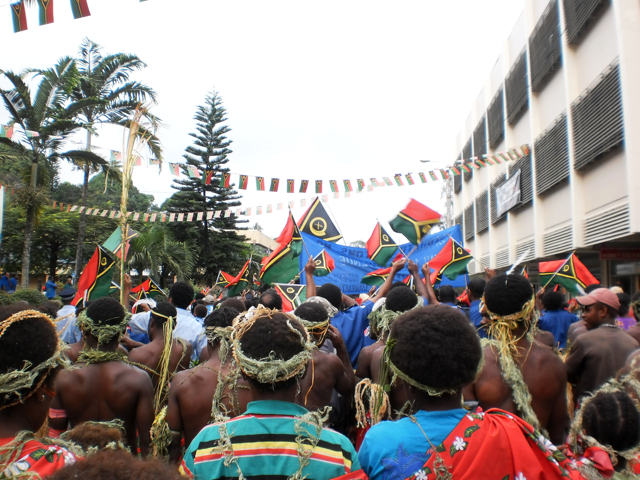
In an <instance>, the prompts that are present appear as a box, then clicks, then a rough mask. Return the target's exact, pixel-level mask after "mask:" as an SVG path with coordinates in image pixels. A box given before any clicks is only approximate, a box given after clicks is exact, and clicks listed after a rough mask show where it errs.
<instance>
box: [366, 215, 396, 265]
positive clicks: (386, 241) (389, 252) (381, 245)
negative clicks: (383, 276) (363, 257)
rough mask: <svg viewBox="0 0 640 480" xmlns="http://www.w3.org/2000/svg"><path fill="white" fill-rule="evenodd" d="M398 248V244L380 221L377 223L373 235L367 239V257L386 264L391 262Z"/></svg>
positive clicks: (380, 263) (379, 263)
mask: <svg viewBox="0 0 640 480" xmlns="http://www.w3.org/2000/svg"><path fill="white" fill-rule="evenodd" d="M397 249H398V245H397V244H396V242H394V241H393V239H392V238H391V237H390V236H389V234H388V233H387V232H386V231H385V229H384V228H382V225H380V222H378V223H376V226H375V228H374V229H373V233H372V234H371V237H369V240H367V257H369V258H370V259H371V260H373V261H374V262H376V263H377V264H378V265H380V266H384V265H386V264H387V263H389V260H391V258H392V257H393V254H394V253H396V250H397Z"/></svg>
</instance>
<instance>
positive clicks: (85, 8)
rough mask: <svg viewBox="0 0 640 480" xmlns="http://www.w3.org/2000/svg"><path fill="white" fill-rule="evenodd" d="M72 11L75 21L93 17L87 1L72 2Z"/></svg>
mask: <svg viewBox="0 0 640 480" xmlns="http://www.w3.org/2000/svg"><path fill="white" fill-rule="evenodd" d="M71 9H72V10H73V18H75V19H78V18H82V17H88V16H89V15H91V12H89V5H87V0H71Z"/></svg>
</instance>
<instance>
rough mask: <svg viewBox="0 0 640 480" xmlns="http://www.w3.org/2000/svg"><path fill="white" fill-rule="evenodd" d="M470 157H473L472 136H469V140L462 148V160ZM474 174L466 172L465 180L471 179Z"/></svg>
mask: <svg viewBox="0 0 640 480" xmlns="http://www.w3.org/2000/svg"><path fill="white" fill-rule="evenodd" d="M470 158H471V138H469V141H468V142H467V144H466V145H465V146H464V148H463V149H462V160H463V161H467V160H469V159H470ZM470 170H471V169H470ZM472 176H473V173H471V172H464V181H465V182H468V181H469V180H470V179H471V177H472Z"/></svg>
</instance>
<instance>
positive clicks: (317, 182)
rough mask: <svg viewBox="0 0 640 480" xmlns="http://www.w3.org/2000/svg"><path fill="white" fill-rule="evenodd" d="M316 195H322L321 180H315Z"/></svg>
mask: <svg viewBox="0 0 640 480" xmlns="http://www.w3.org/2000/svg"><path fill="white" fill-rule="evenodd" d="M316 193H322V180H316Z"/></svg>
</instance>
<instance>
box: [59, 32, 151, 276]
mask: <svg viewBox="0 0 640 480" xmlns="http://www.w3.org/2000/svg"><path fill="white" fill-rule="evenodd" d="M100 50H101V47H100V46H99V45H97V44H96V43H94V42H92V41H91V40H89V39H88V38H86V39H85V40H84V42H83V43H82V45H81V46H80V50H79V52H78V58H77V59H76V64H77V66H78V71H79V74H80V76H79V81H78V82H77V84H76V85H75V88H73V89H72V91H71V98H72V99H73V101H76V102H81V101H83V100H86V99H90V98H98V99H101V100H102V102H101V103H97V104H90V105H87V106H86V107H85V108H82V109H80V110H79V111H78V112H77V116H78V118H79V119H81V121H82V122H83V123H84V124H86V125H87V126H88V127H89V128H87V129H86V130H87V143H86V150H87V151H90V150H91V141H92V138H93V135H94V134H95V129H94V127H95V125H99V124H110V125H121V126H123V127H128V126H129V125H130V122H131V118H132V115H133V113H134V111H135V110H136V109H137V108H138V107H139V106H140V104H142V103H145V102H147V101H152V102H154V103H155V101H156V94H155V92H154V90H153V89H151V88H150V87H148V86H146V85H143V84H141V83H139V82H135V81H130V80H129V78H130V76H131V74H132V73H133V72H135V71H136V70H141V69H143V68H144V67H146V64H145V63H144V62H143V61H142V60H140V59H139V58H138V57H137V56H135V55H129V54H125V53H117V54H115V55H107V56H105V57H103V56H102V53H101V52H100ZM145 111H146V110H145ZM146 117H147V120H148V121H150V123H151V124H153V125H154V126H155V125H157V123H158V119H157V118H155V117H154V116H153V115H151V114H149V113H147V114H146ZM138 136H139V137H146V138H147V143H148V145H149V148H150V149H151V151H152V153H153V154H154V156H155V157H156V158H157V159H158V160H162V148H161V146H160V142H159V141H158V139H157V138H156V137H155V134H154V133H153V132H150V131H148V130H147V129H145V128H144V127H142V128H140V127H139V128H138ZM149 138H150V139H151V140H150V141H149V140H148V139H149ZM79 166H80V168H82V170H83V171H84V182H83V186H82V200H81V205H82V206H83V207H86V204H87V196H88V193H89V177H90V175H91V173H96V172H97V171H98V170H102V171H104V172H105V173H110V174H111V175H115V176H116V178H117V176H118V170H117V169H115V168H109V165H96V164H92V163H91V162H79ZM85 225H86V215H85V214H84V213H81V215H80V225H79V227H78V248H77V251H76V278H80V271H81V269H82V265H83V263H84V262H83V258H82V255H83V250H84V236H85Z"/></svg>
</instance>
